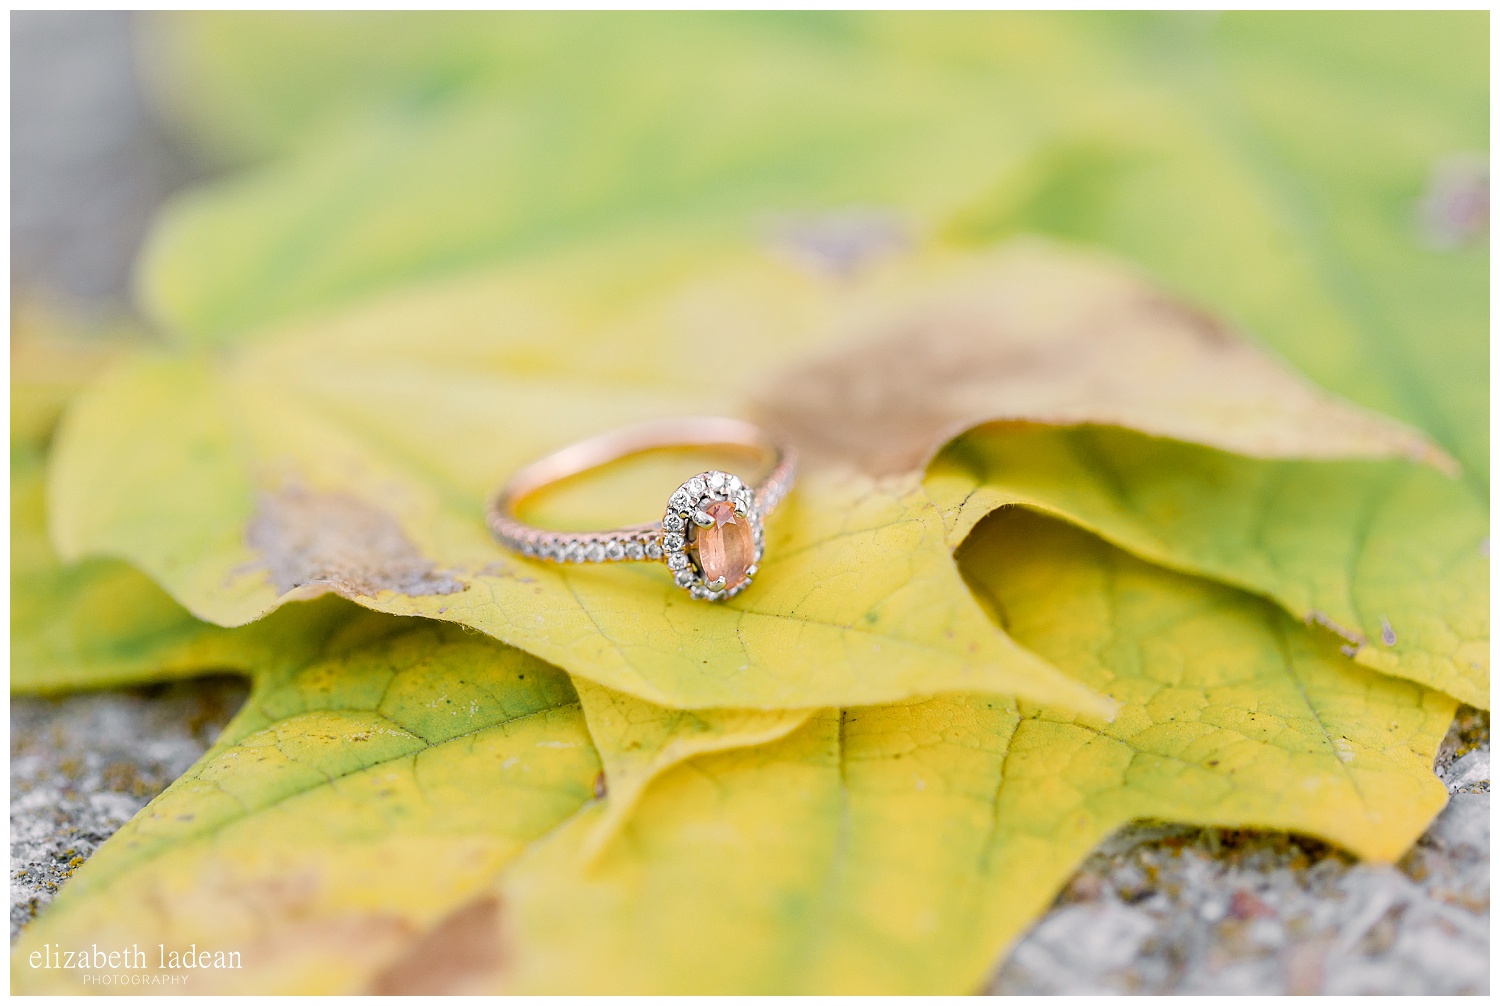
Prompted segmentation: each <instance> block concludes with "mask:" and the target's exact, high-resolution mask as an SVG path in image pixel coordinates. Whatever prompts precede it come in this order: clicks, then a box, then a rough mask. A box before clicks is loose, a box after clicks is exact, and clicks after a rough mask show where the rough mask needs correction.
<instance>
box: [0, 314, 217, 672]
mask: <svg viewBox="0 0 1500 1006" xmlns="http://www.w3.org/2000/svg"><path fill="white" fill-rule="evenodd" d="M74 329H75V326H74V325H72V324H71V323H70V322H69V320H68V319H66V318H64V317H58V316H51V315H48V314H44V313H40V312H38V311H37V310H36V309H35V308H33V307H28V306H25V305H23V306H22V308H21V309H20V310H18V312H17V315H16V317H15V318H14V319H13V321H12V333H11V400H10V420H11V425H10V431H11V432H10V435H11V451H10V500H11V506H10V545H11V551H10V588H11V608H10V629H11V636H10V645H11V650H10V656H11V663H10V688H11V691H12V692H31V693H45V692H58V691H64V690H66V689H69V688H79V687H85V688H88V687H103V686H111V685H121V684H126V683H133V682H140V681H149V680H156V679H160V678H163V677H178V676H183V675H188V674H194V673H202V672H203V671H205V670H209V669H213V668H218V667H223V666H226V665H225V664H224V663H223V661H224V659H225V656H226V655H227V654H226V650H225V649H224V648H223V647H222V646H221V645H220V644H221V643H222V642H223V637H224V636H225V635H226V633H225V631H224V630H223V629H220V628H218V627H217V626H212V625H205V624H204V623H202V622H200V621H198V620H197V619H196V618H193V617H192V616H191V615H190V614H188V613H187V612H186V611H184V610H183V609H182V607H181V606H180V605H178V604H177V603H176V602H174V601H173V600H172V599H171V598H170V597H168V596H167V595H166V593H164V592H163V591H162V589H161V588H160V587H158V586H157V585H156V584H154V583H152V582H151V580H150V579H149V578H148V577H146V576H145V575H144V574H142V573H140V572H138V571H136V570H134V569H132V568H130V567H129V566H127V565H125V564H124V563H121V562H116V561H112V560H108V559H94V560H88V561H85V562H82V563H79V564H76V565H73V566H64V565H63V563H62V562H61V561H60V560H59V559H58V557H57V555H56V554H55V553H54V552H53V551H52V547H51V545H50V544H49V543H48V541H47V521H46V500H45V493H44V478H45V463H46V450H47V444H48V442H49V440H50V438H51V436H52V433H53V430H54V428H55V426H56V424H57V420H58V417H59V416H60V415H61V414H62V412H63V409H64V408H65V407H66V406H67V403H68V402H69V401H70V400H71V399H72V398H73V397H74V396H75V395H77V393H78V392H79V390H80V389H81V388H83V387H85V386H86V385H87V384H88V383H89V381H90V380H92V379H93V378H94V377H96V376H97V375H98V374H99V372H100V371H101V370H103V369H104V368H105V367H106V366H108V365H109V364H110V363H112V362H113V361H115V360H117V359H118V358H119V357H121V356H122V355H123V354H124V353H126V352H127V351H128V350H129V349H132V348H137V347H138V346H139V345H140V343H141V342H142V339H141V338H140V336H139V334H137V333H129V334H126V333H124V332H121V331H114V330H103V331H96V332H93V333H92V334H88V335H84V334H81V333H79V332H77V331H75V330H74Z"/></svg>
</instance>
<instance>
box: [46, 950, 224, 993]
mask: <svg viewBox="0 0 1500 1006" xmlns="http://www.w3.org/2000/svg"><path fill="white" fill-rule="evenodd" d="M155 949H156V953H154V954H152V953H150V952H149V951H147V950H143V949H142V948H141V946H140V944H137V943H132V944H131V945H130V948H129V949H127V950H101V949H100V948H99V944H97V943H95V944H94V945H93V946H91V947H90V948H89V949H87V950H65V949H63V946H62V944H61V943H48V944H47V945H46V946H44V947H43V948H42V949H41V950H33V951H32V952H31V954H30V956H29V957H28V958H27V961H26V963H28V964H30V965H31V966H32V967H33V968H36V969H37V970H48V971H50V970H61V971H77V972H80V975H79V977H81V978H82V979H83V981H84V984H86V985H92V984H97V985H182V984H186V983H187V980H188V974H187V972H190V971H195V970H224V969H237V968H239V967H241V964H240V952H239V951H238V950H199V949H198V944H196V943H191V944H189V945H188V946H187V948H186V949H179V950H173V949H169V948H168V947H167V945H166V944H165V943H158V944H157V945H156V948H155ZM153 957H154V958H155V960H154V961H153V960H152V958H153ZM153 971H154V972H155V973H152V972H153Z"/></svg>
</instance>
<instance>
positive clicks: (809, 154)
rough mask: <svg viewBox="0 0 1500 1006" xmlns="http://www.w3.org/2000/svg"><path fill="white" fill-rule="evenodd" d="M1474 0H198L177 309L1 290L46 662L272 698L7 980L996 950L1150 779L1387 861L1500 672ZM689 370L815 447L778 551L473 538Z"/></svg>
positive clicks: (585, 484) (622, 517) (877, 977)
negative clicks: (37, 324) (356, 2)
mask: <svg viewBox="0 0 1500 1006" xmlns="http://www.w3.org/2000/svg"><path fill="white" fill-rule="evenodd" d="M1483 17H1484V15H1482V14H1472V15H1466V14H1460V15H1430V14H1419V15H1399V16H1398V15H1368V16H1367V15H1350V14H1336V15H1319V16H1314V15H1265V14H1258V15H1241V16H1233V17H1215V18H1207V17H1197V16H1184V15H1171V16H1138V15H1107V16H1106V15H1090V16H1078V17H1061V16H1053V15H1048V16H1031V15H1018V14H1007V15H998V16H968V15H964V16H957V15H954V16H924V17H912V16H889V15H857V16H856V15H830V16H812V15H799V16H794V17H768V16H761V15H755V16H750V15H728V14H723V15H704V16H697V15H691V16H689V15H597V16H596V15H588V16H584V15H569V16H557V15H550V16H531V15H505V16H495V15H427V16H412V15H366V16H351V15H270V14H254V15H247V14H238V15H181V14H179V15H172V16H169V17H163V18H161V19H159V20H157V21H154V22H152V23H151V24H150V25H149V27H150V34H149V41H150V43H151V46H150V50H149V51H150V52H151V54H152V59H151V61H150V66H151V68H152V71H153V73H154V74H155V77H154V81H155V83H156V85H157V87H158V91H159V95H160V99H161V102H162V104H163V106H164V107H165V108H167V109H168V110H169V111H170V112H171V114H173V115H174V116H175V117H176V119H177V121H178V122H179V123H180V124H181V125H182V126H183V128H184V129H185V130H186V131H188V132H189V133H190V135H192V136H194V137H196V140H197V142H198V143H199V144H201V145H202V147H203V148H204V149H205V150H210V151H213V152H214V153H215V155H216V156H218V157H220V158H222V159H223V160H224V161H225V162H226V163H228V164H233V165H237V167H235V168H234V169H233V170H231V171H229V172H228V174H227V175H226V180H224V181H222V182H217V183H215V184H212V185H208V186H206V187H204V188H202V189H200V190H198V191H195V192H193V193H190V194H188V195H186V196H183V197H181V198H179V199H178V200H176V201H175V202H174V203H172V204H171V205H169V207H168V208H167V209H166V210H165V211H164V213H163V214H162V216H161V218H160V220H159V222H158V225H157V227H156V229H155V231H154V234H153V237H152V239H151V240H150V242H149V244H148V247H147V249H146V250H145V252H144V253H143V257H142V261H141V263H140V266H139V307H140V309H141V311H142V313H143V315H144V316H145V317H146V318H147V319H148V321H149V323H150V327H151V329H152V335H150V336H148V337H141V338H138V339H134V340H131V339H112V340H107V339H94V340H92V341H87V342H76V341H69V340H65V339H61V338H59V337H57V336H55V335H49V334H48V333H46V332H45V331H24V330H23V331H20V332H18V335H17V337H16V341H15V346H14V349H13V399H12V400H13V413H12V466H11V480H12V494H13V499H14V501H15V505H14V507H13V511H12V536H13V542H14V548H13V560H12V596H13V613H12V629H13V644H12V647H13V649H12V655H13V673H12V688H13V690H15V691H17V692H25V693H50V692H58V691H62V690H66V689H77V688H89V687H100V686H105V685H119V684H125V683H133V682H144V681H152V680H160V679H164V678H171V677H184V676H191V675H195V674H201V673H205V672H208V671H222V670H225V669H229V670H235V671H240V672H243V673H245V674H247V675H249V676H250V677H251V679H252V682H253V684H252V690H251V694H250V697H249V699H248V701H247V703H246V705H245V707H244V709H243V710H241V712H240V713H239V714H238V716H237V717H236V718H235V719H234V721H233V722H232V723H231V724H230V725H229V727H228V728H227V729H226V730H225V732H224V734H223V736H222V737H220V738H219V740H218V742H217V743H216V744H215V745H214V746H213V748H212V749H211V750H210V751H209V752H208V753H207V754H206V755H205V756H204V758H203V759H202V760H201V761H200V762H199V763H198V764H197V765H196V766H194V767H193V768H192V769H191V770H190V771H189V772H188V773H187V774H186V775H185V776H184V777H183V778H181V779H179V780H178V781H177V782H176V783H174V784H173V785H172V786H171V787H170V788H168V789H167V790H166V791H165V792H164V793H162V794H161V795H160V796H159V797H158V798H157V799H156V800H154V801H153V802H152V803H151V804H150V805H149V806H148V807H147V808H146V809H145V810H144V811H142V812H141V813H140V814H139V815H138V816H137V817H136V818H135V819H133V820H132V821H130V822H129V824H127V825H126V826H125V827H124V828H123V829H121V831H120V832H119V833H118V834H116V835H115V836H114V837H112V838H111V839H110V840H109V841H108V842H106V843H105V845H104V846H103V847H102V848H101V849H100V850H99V852H98V853H97V854H96V855H95V857H94V858H93V859H91V860H90V861H89V862H88V863H87V864H86V865H85V866H84V867H83V868H82V869H80V870H79V871H78V873H77V875H76V876H75V878H74V879H73V880H72V881H70V883H69V884H68V885H67V887H66V888H65V889H64V890H63V892H62V893H61V895H60V896H59V897H58V899H57V900H56V902H55V903H54V904H53V905H52V906H51V907H50V908H49V909H48V910H46V911H45V912H44V913H43V914H42V915H41V917H40V918H38V920H37V921H36V922H35V923H34V924H33V925H32V926H31V927H30V928H29V929H28V930H27V931H26V932H25V933H24V934H23V936H22V938H21V939H20V941H19V942H18V943H17V945H16V948H15V950H14V955H15V956H14V957H13V963H12V975H13V983H14V987H15V988H16V989H17V990H18V991H76V990H77V988H78V981H79V979H78V977H77V975H76V974H68V973H65V972H59V971H55V970H54V971H45V970H35V969H33V968H31V967H29V966H28V965H27V964H26V960H27V957H28V954H29V953H30V952H31V951H32V950H34V949H36V948H38V947H41V946H42V945H44V944H54V945H61V946H64V947H68V948H72V947H75V946H77V947H87V946H90V945H92V944H95V943H97V944H98V945H100V946H101V947H114V946H128V945H130V944H140V945H142V946H148V947H154V946H155V945H156V944H158V943H160V944H165V945H166V946H168V947H174V948H175V947H186V946H188V945H190V944H194V945H196V946H197V947H198V948H200V949H201V948H209V949H211V950H237V951H239V952H240V953H241V954H242V958H243V962H244V967H243V968H242V969H240V970H222V971H204V972H203V973H201V974H195V975H194V977H193V981H192V984H191V991H194V992H207V991H224V992H247V991H256V992H358V991H383V992H417V991H505V992H658V993H660V992H858V991H875V992H928V993H931V992H965V991H971V990H974V989H976V988H978V987H980V986H981V985H982V983H983V981H984V979H985V976H986V975H987V974H988V973H989V972H990V970H991V969H992V968H993V967H994V966H995V964H996V963H997V961H998V960H999V959H1000V958H1001V956H1002V955H1003V953H1004V951H1005V949H1006V948H1007V946H1009V945H1010V944H1011V943H1012V942H1013V941H1014V940H1015V939H1016V938H1017V937H1018V936H1019V935H1020V934H1021V933H1022V932H1023V931H1024V930H1025V928H1026V927H1027V925H1028V924H1029V923H1030V922H1031V921H1032V920H1034V919H1035V918H1036V917H1037V915H1038V914H1039V913H1040V912H1041V911H1043V910H1044V909H1045V908H1046V906H1047V905H1048V904H1049V902H1050V901H1051V899H1052V898H1053V897H1054V896H1055V894H1056V893H1057V891H1058V890H1059V888H1060V887H1061V886H1062V885H1063V884H1064V883H1065V882H1066V880H1067V878H1068V877H1069V875H1070V874H1071V872H1072V871H1073V870H1074V868H1075V867H1076V866H1077V864H1078V863H1079V862H1080V861H1081V860H1082V858H1083V857H1085V856H1086V855H1087V854H1088V852H1089V851H1090V849H1091V848H1092V847H1093V846H1095V845H1096V844H1097V843H1098V842H1099V841H1101V839H1103V838H1104V837H1105V836H1107V835H1108V834H1109V833H1110V832H1111V831H1112V830H1114V829H1116V828H1117V827H1119V826H1120V825H1121V824H1123V823H1125V822H1128V821H1131V820H1135V819H1140V818H1155V819H1165V820H1172V821H1183V822H1194V823H1200V824H1205V825H1217V826H1226V827H1255V828H1268V829H1283V830H1292V831H1297V832H1302V833H1306V834H1310V835H1316V836H1319V837H1321V838H1324V839H1327V840H1329V841H1332V842H1334V843H1337V844H1338V845H1340V846H1342V847H1343V848H1345V849H1348V850H1350V851H1351V852H1353V853H1354V854H1356V855H1358V856H1362V857H1365V858H1367V859H1370V860H1373V861H1392V860H1394V859H1396V858H1398V857H1400V856H1401V855H1402V854H1403V852H1404V851H1405V850H1406V849H1407V848H1408V847H1409V846H1410V845H1411V844H1412V842H1413V841H1414V840H1415V839H1416V838H1417V837H1418V836H1419V835H1420V834H1421V833H1422V831H1423V830H1424V829H1425V827H1426V826H1427V824H1428V823H1429V822H1430V821H1431V819H1432V818H1433V816H1434V815H1435V814H1436V813H1437V812H1438V811H1439V810H1440V809H1441V808H1442V806H1443V804H1444V802H1445V799H1446V793H1445V790H1444V788H1443V787H1442V786H1441V785H1440V784H1439V783H1438V781H1437V780H1436V778H1435V777H1434V776H1433V773H1432V760H1433V756H1434V754H1435V752H1436V750H1437V746H1438V743H1439V741H1440V740H1441V738H1442V737H1443V734H1444V733H1445V731H1446V730H1447V728H1448V726H1449V724H1450V722H1451V721H1452V719H1453V714H1454V711H1455V709H1456V708H1457V706H1458V704H1459V703H1460V702H1463V703H1467V704H1470V705H1474V706H1478V707H1481V708H1486V709H1487V708H1488V704H1489V686H1488V566H1489V563H1488V538H1487V533H1488V532H1487V519H1486V510H1487V501H1488V495H1487V494H1488V477H1489V476H1488V468H1487V457H1488V443H1487V439H1486V437H1487V434H1486V422H1485V418H1486V413H1487V408H1488V387H1487V383H1486V377H1485V374H1486V373H1487V340H1486V310H1487V307H1486V283H1487V269H1488V266H1487V258H1486V255H1485V252H1484V250H1483V248H1482V246H1481V245H1480V244H1475V243H1474V241H1473V239H1474V238H1475V237H1477V236H1482V233H1483V232H1482V230H1479V229H1476V227H1477V226H1479V225H1475V224H1474V222H1473V221H1472V220H1469V219H1468V218H1467V217H1464V216H1463V215H1462V214H1455V213H1447V214H1446V215H1445V214H1444V213H1442V212H1440V211H1441V209H1442V207H1443V206H1449V205H1450V204H1453V200H1454V199H1456V198H1457V197H1456V196H1455V195H1454V194H1453V193H1451V192H1445V191H1443V190H1441V187H1439V190H1438V191H1434V190H1433V188H1432V186H1433V185H1434V183H1433V181H1432V179H1433V178H1434V171H1435V166H1437V165H1441V164H1442V163H1444V162H1443V158H1444V157H1449V156H1452V155H1454V154H1456V153H1458V154H1461V153H1463V152H1464V151H1471V150H1476V149H1484V147H1485V146H1486V144H1487V138H1486V133H1485V129H1486V121H1487V104H1486V102H1487V75H1486V70H1485V67H1486V58H1485V48H1484V37H1485V34H1484V31H1483V30H1482V29H1483V26H1484V21H1483ZM1441 174H1442V173H1441V172H1439V175H1441ZM1424 194H1425V201H1424ZM1460 195H1461V193H1460ZM1444 199H1446V200H1447V202H1446V203H1445V202H1443V200H1444ZM1434 206H1436V207H1438V208H1437V209H1434V208H1433V207H1434ZM1424 212H1425V213H1426V214H1427V215H1426V216H1425V217H1424V216H1423V215H1422V214H1423V213H1424ZM1424 221H1425V224H1426V226H1425V228H1424ZM1435 227H1436V228H1439V229H1441V228H1444V227H1445V228H1447V229H1446V230H1443V231H1442V235H1443V240H1442V241H1439V242H1437V243H1438V245H1440V246H1441V247H1435V246H1434V244H1433V240H1432V234H1433V228H1435ZM1252 332H1253V333H1254V334H1253V336H1252V335H1250V334H1248V333H1252ZM676 414H729V415H743V416H748V417H752V418H755V419H757V420H758V421H760V422H762V423H764V424H766V425H767V426H769V427H772V428H774V429H776V430H777V431H778V432H780V433H781V434H782V435H784V436H786V437H787V438H789V439H791V440H792V441H794V442H796V443H797V444H798V445H799V446H800V447H801V448H802V449H803V452H804V454H805V456H806V461H805V465H804V470H803V472H802V474H801V477H800V479H799V482H798V485H797V488H796V489H795V491H794V492H793V493H792V495H791V497H790V498H789V499H788V500H787V502H786V503H785V504H783V507H782V508H781V509H779V510H778V511H777V512H776V514H775V515H774V516H773V517H772V518H771V520H770V522H769V525H768V546H767V559H766V563H765V566H764V569H763V570H762V573H761V575H760V576H759V577H757V579H756V582H755V584H754V586H753V587H752V588H751V589H750V590H748V591H747V592H745V593H744V594H742V595H740V596H739V597H737V598H735V599H733V600H732V601H730V602H727V603H724V604H721V605H710V604H703V603H701V602H697V601H693V600H691V599H689V598H688V597H687V596H686V595H685V594H684V593H683V592H681V591H680V590H678V589H677V588H676V587H675V586H673V585H672V583H671V581H670V579H669V578H668V576H667V575H666V573H665V571H664V570H663V569H661V568H658V567H655V566H653V565H640V566H636V565H620V566H615V565H601V566H589V565H581V566H567V565H564V566H557V565H550V564H544V563H537V562H531V561H527V560H525V559H522V558H519V557H517V556H514V555H511V554H508V553H506V552H504V551H503V550H501V549H500V548H499V547H497V546H496V545H495V544H494V543H493V542H492V541H491V540H490V539H489V538H488V536H487V533H486V530H485V526H484V522H483V516H482V511H483V505H484V500H485V498H486V496H487V494H488V493H489V492H491V491H492V490H493V489H494V488H495V486H496V485H497V484H498V483H499V482H500V481H501V480H502V479H503V478H504V477H505V476H506V475H507V474H508V473H509V472H511V471H513V470H514V469H515V468H516V467H517V466H519V465H520V464H522V463H524V462H525V461H527V460H529V459H530V458H531V457H534V456H536V455H537V454H539V453H542V452H545V451H547V450H550V449H553V448H555V447H558V446H561V445H563V444H566V443H568V442H570V441H572V440H575V439H577V438H579V437H582V436H587V435H590V434H593V433H597V432H601V431H604V430H608V429H612V428H615V427H617V426H619V425H622V424H624V423H627V422H630V421H633V420H638V419H642V418H649V417H655V416H665V415H676ZM705 461H706V459H705V458H703V457H700V456H689V455H672V454H665V453H664V454H657V455H650V456H643V457H641V458H636V459H631V460H628V461H625V462H622V463H620V464H617V465H614V466H611V467H610V468H609V469H606V470H605V471H603V472H602V473H600V474H599V475H598V477H596V478H593V479H590V480H584V481H581V482H579V483H577V484H574V485H570V486H568V487H565V488H564V489H563V490H562V491H559V492H557V493H554V494H551V495H549V496H547V497H546V498H544V499H542V500H539V501H538V502H537V504H536V506H535V507H534V509H533V512H532V513H531V514H530V516H531V517H532V519H534V521H535V522H537V523H541V524H546V525H550V526H557V527H565V528H566V527H577V528H586V527H590V526H601V527H609V526H616V525H619V524H622V523H628V522H631V521H633V520H643V519H649V516H650V514H651V513H652V512H653V511H656V510H659V507H660V504H661V501H662V500H663V499H664V498H665V496H666V495H668V494H670V492H671V490H672V489H673V488H674V487H675V486H676V484H677V483H678V482H679V481H681V479H682V478H684V477H685V476H686V475H688V474H691V473H693V472H695V471H699V470H701V469H702V468H704V467H707V464H706V463H705ZM402 616H406V617H402ZM412 616H417V617H412Z"/></svg>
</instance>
